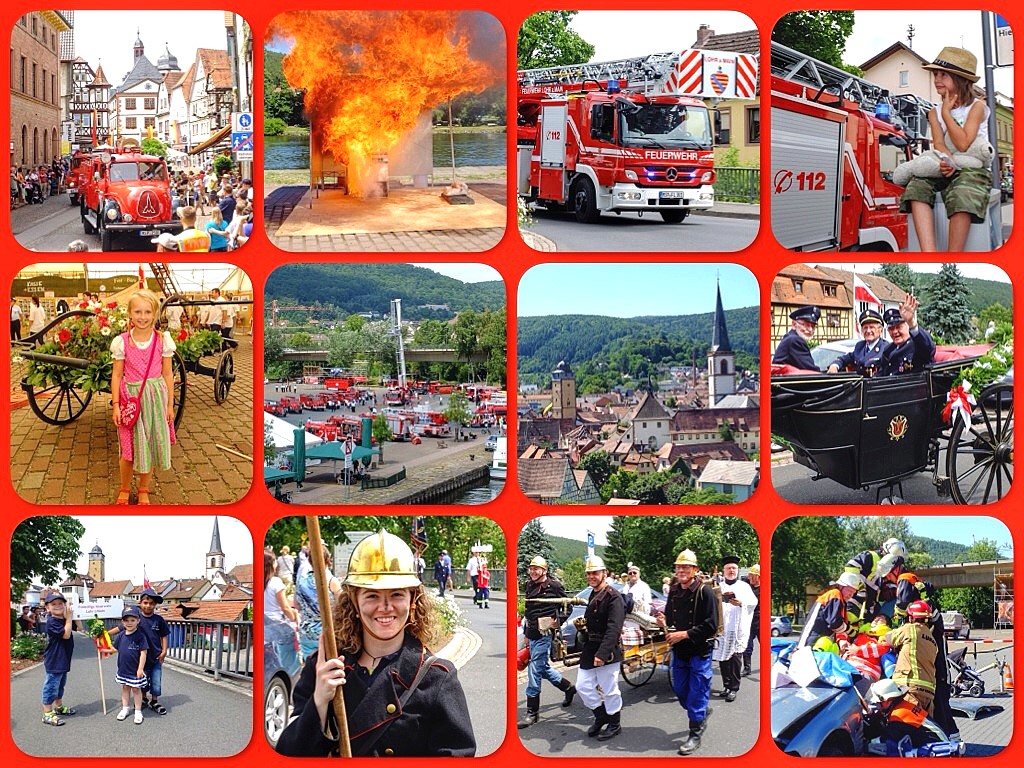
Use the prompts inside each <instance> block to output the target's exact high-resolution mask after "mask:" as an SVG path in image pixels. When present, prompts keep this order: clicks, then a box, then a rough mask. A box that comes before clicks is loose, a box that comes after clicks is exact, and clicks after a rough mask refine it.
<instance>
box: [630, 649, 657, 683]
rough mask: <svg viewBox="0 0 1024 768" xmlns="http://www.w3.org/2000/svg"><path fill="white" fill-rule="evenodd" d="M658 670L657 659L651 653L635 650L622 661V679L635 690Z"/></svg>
mask: <svg viewBox="0 0 1024 768" xmlns="http://www.w3.org/2000/svg"><path fill="white" fill-rule="evenodd" d="M657 668H658V663H657V659H656V658H655V655H654V653H653V652H652V651H641V650H639V649H638V650H637V652H636V653H635V654H632V655H627V656H626V658H624V659H623V660H622V679H623V680H625V681H626V682H627V683H629V684H630V685H632V686H633V687H634V688H637V687H639V686H641V685H643V684H644V683H646V682H647V681H648V680H650V679H651V678H652V677H654V670H655V669H657Z"/></svg>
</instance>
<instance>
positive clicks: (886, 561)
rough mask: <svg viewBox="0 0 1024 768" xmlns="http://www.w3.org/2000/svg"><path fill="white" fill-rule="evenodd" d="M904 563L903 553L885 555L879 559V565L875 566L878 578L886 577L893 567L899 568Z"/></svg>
mask: <svg viewBox="0 0 1024 768" xmlns="http://www.w3.org/2000/svg"><path fill="white" fill-rule="evenodd" d="M901 565H903V557H902V556H901V555H885V556H884V557H882V558H881V559H880V560H879V561H878V565H877V566H875V573H876V574H877V575H878V578H880V579H884V578H885V577H886V576H888V575H889V574H890V573H892V569H893V568H899V567H900V566H901Z"/></svg>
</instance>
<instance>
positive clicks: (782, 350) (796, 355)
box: [772, 304, 821, 371]
mask: <svg viewBox="0 0 1024 768" xmlns="http://www.w3.org/2000/svg"><path fill="white" fill-rule="evenodd" d="M820 318H821V310H820V309H818V307H816V306H814V305H813V304H808V305H806V306H803V307H798V308H797V309H794V310H793V311H792V312H790V313H789V319H790V320H792V321H793V322H792V324H791V326H792V327H791V328H790V330H789V332H788V333H787V334H786V335H785V336H783V337H782V340H781V341H780V342H779V346H777V347H776V348H775V354H774V355H772V363H774V364H776V365H792V366H793V367H794V368H799V369H800V370H803V371H816V370H818V366H817V365H815V364H814V358H813V357H811V348H810V347H809V346H808V345H807V342H808V341H809V340H810V338H811V337H812V336H813V335H814V331H815V329H816V328H817V327H818V320H819V319H820Z"/></svg>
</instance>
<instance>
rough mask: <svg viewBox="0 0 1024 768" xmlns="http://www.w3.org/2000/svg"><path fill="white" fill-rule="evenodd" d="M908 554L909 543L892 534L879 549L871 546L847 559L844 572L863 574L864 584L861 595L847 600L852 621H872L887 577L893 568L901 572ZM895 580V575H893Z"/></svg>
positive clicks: (854, 622)
mask: <svg viewBox="0 0 1024 768" xmlns="http://www.w3.org/2000/svg"><path fill="white" fill-rule="evenodd" d="M906 555H907V547H906V545H905V544H904V543H903V542H902V541H900V540H899V539H897V538H896V537H895V536H890V537H889V538H888V539H886V540H885V543H884V544H882V546H881V548H879V549H878V550H874V549H867V550H864V551H863V552H859V553H858V554H856V555H854V556H853V557H851V558H850V559H849V560H847V561H846V567H845V568H844V569H843V570H844V571H849V572H851V573H855V574H859V575H860V577H861V579H862V586H861V588H860V590H858V592H857V594H856V595H854V596H853V597H852V598H850V599H849V600H848V601H847V603H846V614H847V617H848V620H849V622H850V624H858V623H861V622H869V621H872V620H873V619H874V618H875V617H876V616H877V615H878V612H879V611H880V610H881V609H880V608H879V602H881V601H880V600H879V599H878V593H879V592H880V591H881V589H882V587H883V586H884V584H885V580H886V577H888V576H889V574H890V573H892V572H893V570H896V572H897V573H899V570H898V569H899V568H900V567H901V566H902V565H903V562H904V559H905V558H906ZM892 578H893V580H895V578H896V577H895V575H894V576H893V577H892Z"/></svg>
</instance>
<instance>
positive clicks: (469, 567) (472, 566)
mask: <svg viewBox="0 0 1024 768" xmlns="http://www.w3.org/2000/svg"><path fill="white" fill-rule="evenodd" d="M479 575H480V555H478V554H477V553H476V552H473V553H471V554H470V556H469V560H467V561H466V576H467V577H468V578H469V582H470V584H472V585H473V605H479V604H480V585H479V584H478V583H477V577H478V576H479Z"/></svg>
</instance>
